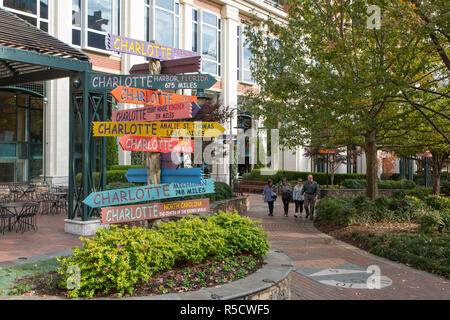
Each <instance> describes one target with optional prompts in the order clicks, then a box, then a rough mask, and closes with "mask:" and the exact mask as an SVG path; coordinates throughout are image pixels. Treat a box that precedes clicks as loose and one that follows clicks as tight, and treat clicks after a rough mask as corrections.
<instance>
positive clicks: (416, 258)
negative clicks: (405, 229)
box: [352, 232, 450, 278]
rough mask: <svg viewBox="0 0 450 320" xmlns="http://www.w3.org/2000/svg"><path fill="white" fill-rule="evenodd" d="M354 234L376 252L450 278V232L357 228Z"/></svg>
mask: <svg viewBox="0 0 450 320" xmlns="http://www.w3.org/2000/svg"><path fill="white" fill-rule="evenodd" d="M352 237H353V239H354V240H355V241H359V242H363V243H364V244H365V245H367V247H368V248H369V249H368V251H369V252H371V253H373V254H376V255H378V256H381V257H384V258H387V259H390V260H393V261H398V262H401V263H404V264H406V265H408V266H411V267H414V268H417V269H420V270H424V271H427V272H431V273H433V274H437V275H440V276H443V277H446V278H450V234H420V233H395V234H373V233H370V234H367V235H364V234H362V233H359V232H353V233H352Z"/></svg>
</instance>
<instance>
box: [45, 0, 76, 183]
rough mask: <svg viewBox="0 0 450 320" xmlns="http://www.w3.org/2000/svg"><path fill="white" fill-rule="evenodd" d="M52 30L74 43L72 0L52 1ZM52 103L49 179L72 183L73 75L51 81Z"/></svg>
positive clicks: (48, 111) (47, 161) (48, 133)
mask: <svg viewBox="0 0 450 320" xmlns="http://www.w3.org/2000/svg"><path fill="white" fill-rule="evenodd" d="M49 9H50V12H49V33H50V34H51V35H53V36H54V37H56V38H58V39H59V40H61V41H63V42H65V43H67V44H69V45H70V44H71V41H72V38H71V37H72V20H71V19H63V18H62V17H71V16H72V3H71V2H70V1H51V2H50V6H49ZM46 95H47V98H48V103H47V106H46V108H45V114H44V117H45V128H44V130H45V135H46V146H45V163H44V166H45V168H46V176H47V178H48V179H47V180H48V181H49V182H51V183H53V184H68V181H69V179H68V177H69V106H70V89H69V78H65V79H59V80H53V81H47V93H46Z"/></svg>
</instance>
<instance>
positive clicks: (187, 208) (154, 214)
mask: <svg viewBox="0 0 450 320" xmlns="http://www.w3.org/2000/svg"><path fill="white" fill-rule="evenodd" d="M208 212H209V199H199V200H187V201H177V202H166V203H149V204H142V205H134V206H124V207H108V208H102V210H101V224H115V223H124V222H134V221H144V220H155V219H164V218H169V217H181V216H185V215H190V214H201V213H208Z"/></svg>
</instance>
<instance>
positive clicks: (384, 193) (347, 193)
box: [320, 189, 398, 198]
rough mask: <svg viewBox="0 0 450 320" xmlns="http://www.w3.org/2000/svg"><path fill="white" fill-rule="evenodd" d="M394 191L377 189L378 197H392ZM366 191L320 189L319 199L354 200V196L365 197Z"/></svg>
mask: <svg viewBox="0 0 450 320" xmlns="http://www.w3.org/2000/svg"><path fill="white" fill-rule="evenodd" d="M395 191H398V190H391V189H378V197H392V195H393V194H394V192H395ZM365 194H366V189H321V190H320V197H321V198H323V197H326V196H329V197H347V198H354V197H356V196H360V195H365Z"/></svg>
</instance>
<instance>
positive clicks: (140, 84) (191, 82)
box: [89, 72, 217, 90]
mask: <svg viewBox="0 0 450 320" xmlns="http://www.w3.org/2000/svg"><path fill="white" fill-rule="evenodd" d="M216 82H217V80H216V78H214V76H212V75H209V74H201V73H197V74H155V75H148V74H134V75H133V74H128V75H123V74H122V75H118V74H116V75H115V74H103V73H96V72H92V73H91V74H90V75H89V86H90V87H91V88H92V89H94V90H95V89H100V90H114V89H116V88H117V87H133V88H138V89H153V90H156V89H161V90H164V89H167V90H169V89H175V90H178V89H209V88H211V87H212V86H213V85H214V84H215V83H216Z"/></svg>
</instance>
